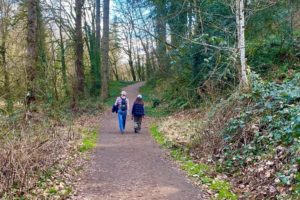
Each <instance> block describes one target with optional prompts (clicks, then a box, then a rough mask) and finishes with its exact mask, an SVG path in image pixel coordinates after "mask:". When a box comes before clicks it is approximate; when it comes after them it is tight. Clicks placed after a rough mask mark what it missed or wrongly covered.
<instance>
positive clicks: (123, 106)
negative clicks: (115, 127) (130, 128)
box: [115, 91, 129, 134]
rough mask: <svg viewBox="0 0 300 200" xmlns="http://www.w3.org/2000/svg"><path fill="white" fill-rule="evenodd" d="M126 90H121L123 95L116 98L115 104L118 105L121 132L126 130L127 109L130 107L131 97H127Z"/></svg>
mask: <svg viewBox="0 0 300 200" xmlns="http://www.w3.org/2000/svg"><path fill="white" fill-rule="evenodd" d="M126 95H127V93H126V92H125V91H122V92H121V96H120V97H118V98H117V99H116V102H115V106H117V107H118V121H119V128H120V132H121V134H123V133H124V131H125V125H126V116H127V110H128V108H129V99H128V98H127V97H126Z"/></svg>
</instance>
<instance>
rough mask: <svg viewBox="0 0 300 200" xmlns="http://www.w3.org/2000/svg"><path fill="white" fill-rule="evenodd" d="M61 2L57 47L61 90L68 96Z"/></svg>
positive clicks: (60, 6) (60, 4)
mask: <svg viewBox="0 0 300 200" xmlns="http://www.w3.org/2000/svg"><path fill="white" fill-rule="evenodd" d="M62 7H63V5H62V0H59V25H58V27H59V40H60V41H59V47H60V59H61V72H62V79H63V88H64V92H65V96H68V95H69V90H68V86H67V65H66V57H65V44H64V39H63V18H62V12H63V9H62Z"/></svg>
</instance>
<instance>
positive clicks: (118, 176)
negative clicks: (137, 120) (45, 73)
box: [75, 83, 205, 200]
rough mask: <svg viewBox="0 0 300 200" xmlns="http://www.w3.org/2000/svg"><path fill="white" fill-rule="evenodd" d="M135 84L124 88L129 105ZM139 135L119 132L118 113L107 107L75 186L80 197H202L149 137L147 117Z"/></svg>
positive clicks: (168, 199) (178, 199)
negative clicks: (85, 167)
mask: <svg viewBox="0 0 300 200" xmlns="http://www.w3.org/2000/svg"><path fill="white" fill-rule="evenodd" d="M142 85H143V83H137V84H134V85H131V86H128V87H126V88H124V90H125V91H127V93H128V94H129V96H128V97H129V99H130V106H131V105H132V102H133V100H134V99H135V97H136V96H137V94H138V90H139V87H141V86H142ZM145 121H146V123H145V122H143V125H144V126H143V127H142V132H141V134H135V133H133V122H132V121H131V120H130V118H129V119H128V120H127V124H126V131H125V134H124V135H121V134H120V133H119V131H118V125H117V116H116V114H112V113H111V111H110V110H107V111H106V112H105V113H104V115H103V117H102V119H101V129H100V137H99V141H98V144H97V147H96V149H95V151H94V153H93V155H92V156H91V162H90V164H89V166H88V168H87V170H86V171H85V173H84V178H83V179H82V180H81V181H80V185H79V186H78V193H79V194H78V196H77V197H75V199H78V200H79V199H80V200H135V199H139V200H197V199H205V198H204V197H203V195H202V193H201V191H200V189H199V188H198V187H197V186H195V185H193V184H192V183H191V182H190V181H189V180H188V178H187V177H186V176H185V174H184V173H183V172H182V171H181V170H179V169H177V167H176V166H175V165H174V164H173V163H172V162H170V161H169V160H168V159H167V158H166V156H165V155H166V154H165V152H164V150H162V149H160V148H159V146H158V145H157V144H156V143H155V142H154V141H153V139H152V138H151V136H150V134H149V131H148V127H147V126H148V125H147V119H146V120H145Z"/></svg>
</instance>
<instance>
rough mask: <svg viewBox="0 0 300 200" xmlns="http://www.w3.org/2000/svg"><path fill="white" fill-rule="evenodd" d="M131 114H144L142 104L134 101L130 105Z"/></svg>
mask: <svg viewBox="0 0 300 200" xmlns="http://www.w3.org/2000/svg"><path fill="white" fill-rule="evenodd" d="M131 114H132V115H133V116H144V115H145V109H144V105H143V104H139V103H134V104H133V106H132V112H131Z"/></svg>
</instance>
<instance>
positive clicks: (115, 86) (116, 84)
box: [105, 81, 134, 106]
mask: <svg viewBox="0 0 300 200" xmlns="http://www.w3.org/2000/svg"><path fill="white" fill-rule="evenodd" d="M133 83H134V82H132V81H112V82H110V83H109V95H108V96H109V97H108V99H106V100H105V105H107V106H112V105H113V104H114V103H115V100H116V97H118V96H120V93H121V90H122V88H123V87H126V86H129V85H131V84H133Z"/></svg>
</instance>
